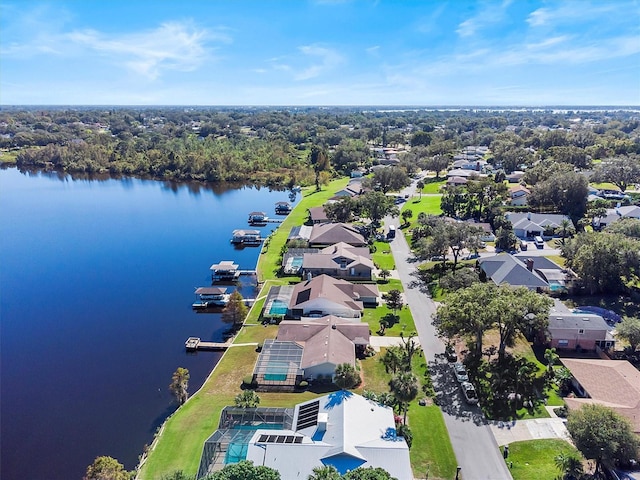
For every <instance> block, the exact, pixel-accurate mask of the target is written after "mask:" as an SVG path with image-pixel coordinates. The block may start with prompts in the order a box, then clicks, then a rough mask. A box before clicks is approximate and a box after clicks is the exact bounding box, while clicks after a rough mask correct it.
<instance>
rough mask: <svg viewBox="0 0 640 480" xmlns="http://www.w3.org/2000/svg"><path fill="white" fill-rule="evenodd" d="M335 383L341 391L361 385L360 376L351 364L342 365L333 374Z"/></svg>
mask: <svg viewBox="0 0 640 480" xmlns="http://www.w3.org/2000/svg"><path fill="white" fill-rule="evenodd" d="M333 383H335V384H336V386H337V387H338V388H339V389H341V390H348V389H350V388H354V387H355V386H357V385H359V384H360V374H359V373H358V372H357V371H356V369H355V367H354V366H353V365H351V364H350V363H341V364H340V365H338V366H337V367H336V371H335V373H334V374H333Z"/></svg>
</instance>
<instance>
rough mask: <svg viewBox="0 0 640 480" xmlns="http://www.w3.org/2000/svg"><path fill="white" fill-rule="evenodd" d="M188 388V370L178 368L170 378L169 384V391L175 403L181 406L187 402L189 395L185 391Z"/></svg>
mask: <svg viewBox="0 0 640 480" xmlns="http://www.w3.org/2000/svg"><path fill="white" fill-rule="evenodd" d="M188 388H189V370H187V369H186V368H182V367H178V368H177V369H176V371H175V372H173V376H172V377H171V383H170V384H169V390H170V391H171V393H172V394H173V396H174V397H176V400H177V402H178V403H179V404H180V405H182V404H184V402H186V401H187V398H188V396H189V394H188V393H187V389H188Z"/></svg>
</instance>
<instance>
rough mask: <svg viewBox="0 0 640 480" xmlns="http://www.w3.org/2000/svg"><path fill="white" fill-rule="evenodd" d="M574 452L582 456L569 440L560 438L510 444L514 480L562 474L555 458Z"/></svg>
mask: <svg viewBox="0 0 640 480" xmlns="http://www.w3.org/2000/svg"><path fill="white" fill-rule="evenodd" d="M561 453H564V454H570V453H574V454H576V455H577V456H578V457H581V455H580V453H579V452H578V450H576V448H575V447H573V446H572V445H571V444H569V443H568V442H565V441H564V440H558V439H545V440H527V441H524V442H514V443H511V444H509V458H508V460H507V462H508V463H509V462H512V463H513V466H512V467H511V475H512V476H513V480H542V479H554V478H556V477H557V476H558V475H559V474H560V470H558V468H557V467H556V465H555V463H554V461H553V459H554V458H555V457H556V456H557V455H559V454H561Z"/></svg>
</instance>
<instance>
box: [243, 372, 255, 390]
mask: <svg viewBox="0 0 640 480" xmlns="http://www.w3.org/2000/svg"><path fill="white" fill-rule="evenodd" d="M242 384H243V385H244V386H245V387H249V388H253V387H256V386H257V385H258V384H257V383H256V382H255V380H254V379H253V375H247V376H246V377H244V378H243V379H242Z"/></svg>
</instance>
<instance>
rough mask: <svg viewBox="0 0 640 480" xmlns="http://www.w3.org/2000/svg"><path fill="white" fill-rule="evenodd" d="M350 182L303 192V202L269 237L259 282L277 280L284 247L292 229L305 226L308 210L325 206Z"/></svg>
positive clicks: (334, 183) (339, 180)
mask: <svg viewBox="0 0 640 480" xmlns="http://www.w3.org/2000/svg"><path fill="white" fill-rule="evenodd" d="M348 182H349V179H348V178H341V179H338V180H334V181H332V182H331V183H329V185H327V186H325V187H323V189H322V190H321V191H319V192H317V191H316V190H315V187H307V188H305V189H303V191H302V200H300V202H298V204H297V205H296V206H295V208H294V209H293V210H292V211H291V213H289V215H287V217H286V218H285V220H284V222H282V223H281V224H280V226H279V227H278V229H277V230H276V231H275V232H274V233H272V234H271V235H270V236H269V240H268V243H267V244H266V245H265V246H264V248H263V249H262V252H261V254H260V258H259V259H258V275H259V277H258V281H260V282H263V281H265V280H269V279H276V278H277V275H278V272H279V271H280V262H281V255H280V252H281V250H282V247H283V246H284V244H285V243H286V242H287V237H288V236H289V231H290V230H291V227H295V226H298V225H302V224H304V222H305V221H306V220H307V210H308V209H309V208H311V207H317V206H320V205H323V204H324V203H325V202H326V201H327V200H329V198H331V197H332V196H333V195H334V193H335V192H337V191H338V190H340V189H341V188H344V187H345V186H346V185H347V183H348Z"/></svg>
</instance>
